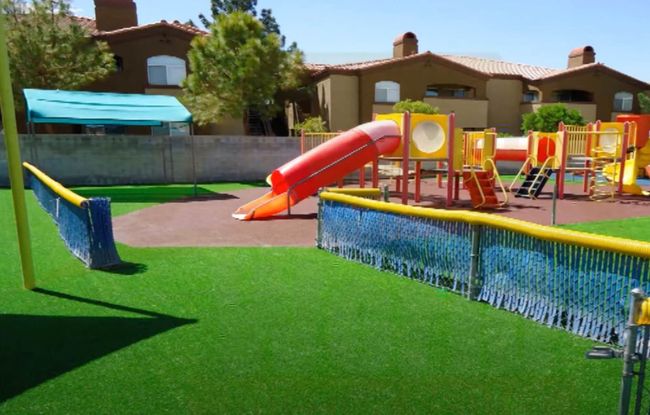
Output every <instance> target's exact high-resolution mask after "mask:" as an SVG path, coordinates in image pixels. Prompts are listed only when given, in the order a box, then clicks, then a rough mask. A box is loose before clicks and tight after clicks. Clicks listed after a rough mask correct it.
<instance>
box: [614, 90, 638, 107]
mask: <svg viewBox="0 0 650 415" xmlns="http://www.w3.org/2000/svg"><path fill="white" fill-rule="evenodd" d="M633 100H634V96H633V95H632V94H631V93H629V92H623V91H622V92H617V93H616V94H614V111H616V112H630V111H632V103H633Z"/></svg>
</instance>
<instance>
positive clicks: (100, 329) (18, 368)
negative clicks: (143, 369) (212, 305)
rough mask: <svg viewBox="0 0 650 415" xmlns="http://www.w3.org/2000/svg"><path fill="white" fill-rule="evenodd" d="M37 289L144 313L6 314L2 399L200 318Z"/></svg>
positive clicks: (1, 328)
mask: <svg viewBox="0 0 650 415" xmlns="http://www.w3.org/2000/svg"><path fill="white" fill-rule="evenodd" d="M35 292H36V293H39V294H42V295H48V296H51V297H56V298H60V299H63V300H71V301H76V302H80V303H84V304H89V305H94V306H100V307H104V308H109V309H113V310H119V311H125V312H130V313H134V314H138V315H140V316H141V317H135V318H133V317H131V318H129V317H89V316H47V315H24V314H3V315H0V333H2V347H0V379H1V381H2V384H1V385H0V386H1V387H0V402H4V401H6V400H8V399H11V398H13V397H15V396H17V395H19V394H21V393H23V392H25V391H26V390H28V389H31V388H33V387H36V386H38V385H40V384H41V383H43V382H46V381H48V380H50V379H53V378H55V377H57V376H60V375H62V374H64V373H66V372H69V371H71V370H73V369H76V368H78V367H80V366H83V365H85V364H86V363H89V362H91V361H93V360H96V359H99V358H101V357H104V356H106V355H108V354H110V353H112V352H114V351H117V350H120V349H122V348H125V347H128V346H131V345H133V344H135V343H137V342H139V341H141V340H145V339H148V338H150V337H153V336H156V335H158V334H161V333H164V332H166V331H169V330H172V329H174V328H177V327H180V326H183V325H187V324H192V323H195V322H196V321H197V320H194V319H184V318H177V317H173V316H168V315H165V314H161V313H156V312H151V311H147V310H140V309H137V308H133V307H127V306H121V305H116V304H111V303H107V302H103V301H98V300H92V299H86V298H82V297H77V296H73V295H70V294H64V293H59V292H55V291H50V290H45V289H36V290H35Z"/></svg>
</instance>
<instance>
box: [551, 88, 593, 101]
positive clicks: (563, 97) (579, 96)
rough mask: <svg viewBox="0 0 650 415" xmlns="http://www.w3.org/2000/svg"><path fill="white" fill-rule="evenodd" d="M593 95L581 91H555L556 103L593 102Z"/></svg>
mask: <svg viewBox="0 0 650 415" xmlns="http://www.w3.org/2000/svg"><path fill="white" fill-rule="evenodd" d="M593 98H594V96H593V94H592V93H591V92H589V91H582V90H579V89H560V90H557V91H553V100H554V101H555V102H592V101H593Z"/></svg>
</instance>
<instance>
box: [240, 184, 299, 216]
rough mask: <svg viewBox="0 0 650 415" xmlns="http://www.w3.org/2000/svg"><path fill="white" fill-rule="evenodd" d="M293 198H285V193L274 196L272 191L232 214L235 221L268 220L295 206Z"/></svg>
mask: <svg viewBox="0 0 650 415" xmlns="http://www.w3.org/2000/svg"><path fill="white" fill-rule="evenodd" d="M295 204H296V202H295V201H294V200H293V198H287V192H283V193H280V194H275V193H273V191H271V192H268V193H266V194H265V195H264V196H261V197H259V198H257V199H255V200H253V201H252V202H249V203H246V204H245V205H244V206H242V207H240V208H239V209H237V210H236V211H235V213H233V214H232V217H233V218H235V219H237V220H252V219H261V218H268V217H269V216H273V215H276V214H278V213H280V212H283V211H285V210H287V207H288V206H293V205H295Z"/></svg>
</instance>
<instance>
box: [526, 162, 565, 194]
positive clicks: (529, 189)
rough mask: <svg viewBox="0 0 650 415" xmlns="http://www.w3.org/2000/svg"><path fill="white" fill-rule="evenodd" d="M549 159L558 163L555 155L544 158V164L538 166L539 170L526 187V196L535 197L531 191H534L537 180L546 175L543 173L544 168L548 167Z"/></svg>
mask: <svg viewBox="0 0 650 415" xmlns="http://www.w3.org/2000/svg"><path fill="white" fill-rule="evenodd" d="M549 161H552V162H553V163H557V164H559V163H560V159H559V158H557V157H556V156H551V157H549V158H547V159H546V161H545V162H544V164H542V167H540V169H539V171H538V172H537V174H536V175H535V179H533V182H532V183H531V184H530V187H529V188H528V196H530V197H531V198H533V199H534V198H535V196H534V195H533V193H534V192H535V185H536V184H537V182H538V181H540V180H541V179H542V177H544V176H545V175H546V173H545V171H546V169H548V168H550V167H549V166H548V163H549ZM552 165H555V164H552Z"/></svg>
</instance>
